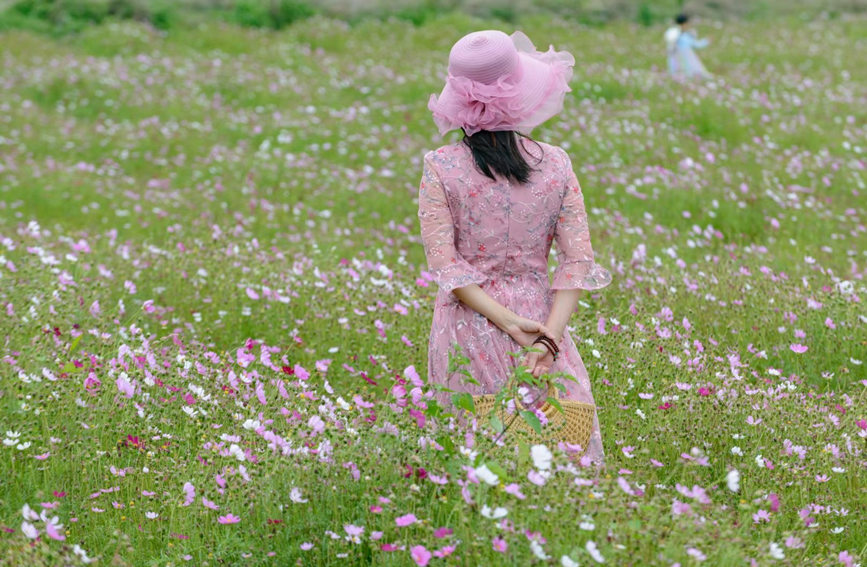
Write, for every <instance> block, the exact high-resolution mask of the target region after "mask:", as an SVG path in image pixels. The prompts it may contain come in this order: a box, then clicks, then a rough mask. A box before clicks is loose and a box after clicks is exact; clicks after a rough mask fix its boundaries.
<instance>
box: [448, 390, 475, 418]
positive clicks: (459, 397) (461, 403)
mask: <svg viewBox="0 0 867 567" xmlns="http://www.w3.org/2000/svg"><path fill="white" fill-rule="evenodd" d="M452 403H453V404H455V407H456V408H461V409H465V410H467V411H468V412H470V413H476V405H475V404H474V403H473V396H471V395H470V394H467V393H466V392H457V393H455V394H452Z"/></svg>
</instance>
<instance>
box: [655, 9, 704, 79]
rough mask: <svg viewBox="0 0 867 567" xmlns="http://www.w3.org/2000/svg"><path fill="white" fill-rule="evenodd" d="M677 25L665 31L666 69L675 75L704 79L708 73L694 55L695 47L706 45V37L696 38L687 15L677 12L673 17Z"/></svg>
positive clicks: (699, 47)
mask: <svg viewBox="0 0 867 567" xmlns="http://www.w3.org/2000/svg"><path fill="white" fill-rule="evenodd" d="M674 23H675V24H677V27H673V28H670V29H669V30H668V31H666V32H665V41H666V45H667V47H668V69H669V72H670V73H671V74H672V75H673V76H675V77H687V78H699V79H706V78H708V77H710V73H709V72H708V70H707V69H705V67H704V65H703V64H702V62H701V59H699V57H698V55H696V53H695V50H696V49H704V48H705V47H707V44H708V41H707V40H706V39H696V37H695V34H693V32H692V30H691V26H690V23H689V16H687V15H686V14H678V16H677V17H676V18H675V19H674Z"/></svg>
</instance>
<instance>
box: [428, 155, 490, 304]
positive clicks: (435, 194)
mask: <svg viewBox="0 0 867 567" xmlns="http://www.w3.org/2000/svg"><path fill="white" fill-rule="evenodd" d="M418 220H419V224H421V239H422V242H423V243H424V252H425V256H427V263H428V267H429V268H430V271H431V272H432V273H433V276H434V280H435V281H436V283H437V285H438V286H439V287H440V289H442V290H444V291H446V292H448V293H450V292H451V291H452V290H454V289H456V288H459V287H464V286H467V285H470V284H482V283H484V281H485V280H486V279H487V278H486V277H485V275H484V274H483V273H482V272H481V271H479V270H478V269H477V268H474V267H473V266H472V265H471V264H470V263H469V262H467V261H466V260H465V259H464V258H463V257H462V256H461V254H460V253H459V252H458V250H457V248H456V247H455V226H454V220H453V219H452V214H451V210H450V209H449V203H448V200H447V199H446V193H445V188H444V187H443V184H442V181H440V178H439V176H438V175H437V172H436V170H435V169H434V166H433V164H432V163H431V159H430V154H428V155H426V156H425V158H424V172H423V173H422V178H421V186H420V187H419V191H418Z"/></svg>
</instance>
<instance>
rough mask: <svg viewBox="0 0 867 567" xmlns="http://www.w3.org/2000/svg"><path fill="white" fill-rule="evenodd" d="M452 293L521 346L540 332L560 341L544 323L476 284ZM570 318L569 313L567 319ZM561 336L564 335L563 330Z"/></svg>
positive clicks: (530, 341)
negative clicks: (530, 317) (514, 308)
mask: <svg viewBox="0 0 867 567" xmlns="http://www.w3.org/2000/svg"><path fill="white" fill-rule="evenodd" d="M452 293H453V294H454V295H455V297H457V298H458V299H459V300H460V301H461V303H463V304H464V305H466V306H467V307H469V308H470V309H472V310H474V311H477V312H479V313H481V314H482V315H484V316H485V317H487V318H488V319H489V320H490V321H491V322H492V323H493V324H494V325H496V326H497V327H498V328H499V329H500V330H501V331H503V332H504V333H507V334H508V335H509V336H510V337H512V339H513V340H514V341H515V342H516V343H518V344H519V345H521V346H530V345H531V344H533V341H534V340H536V337H538V336H539V335H540V334H545V335H548V336H549V337H551V338H552V339H554V340H557V341H559V337H558V336H557V335H555V334H553V333H551V332H550V331H549V330H548V329H547V328H546V326H545V325H542V324H541V323H539V322H538V321H533V320H532V319H527V318H526V317H521V316H520V315H518V314H517V313H515V312H513V311H512V310H511V309H508V308H507V307H504V306H503V305H501V304H500V303H498V302H497V301H496V300H495V299H494V298H492V297H491V296H490V295H488V294H487V293H486V292H485V290H483V289H482V288H480V287H479V286H478V285H476V284H471V285H468V286H464V287H459V288H455V289H453V290H452ZM576 301H577V300H576ZM573 309H574V306H573ZM552 313H553V312H552ZM568 319H569V317H568V315H567V316H566V320H568ZM564 327H565V323H564ZM560 336H562V331H561V335H560Z"/></svg>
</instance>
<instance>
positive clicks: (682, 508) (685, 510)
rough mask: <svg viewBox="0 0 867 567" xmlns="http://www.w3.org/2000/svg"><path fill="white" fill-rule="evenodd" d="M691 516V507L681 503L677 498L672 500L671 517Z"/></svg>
mask: <svg viewBox="0 0 867 567" xmlns="http://www.w3.org/2000/svg"><path fill="white" fill-rule="evenodd" d="M684 514H685V515H687V516H691V515H692V507H691V506H690V505H689V504H687V503H686V502H681V501H680V500H678V499H677V498H675V499H674V502H672V503H671V515H672V516H681V515H684Z"/></svg>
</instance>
